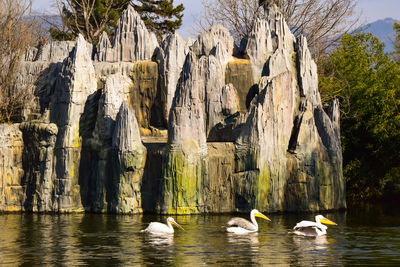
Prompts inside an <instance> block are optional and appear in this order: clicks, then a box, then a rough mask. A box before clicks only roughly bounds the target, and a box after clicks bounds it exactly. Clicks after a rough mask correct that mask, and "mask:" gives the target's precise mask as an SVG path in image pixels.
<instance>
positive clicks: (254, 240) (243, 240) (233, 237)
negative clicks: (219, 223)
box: [228, 232, 259, 251]
mask: <svg viewBox="0 0 400 267" xmlns="http://www.w3.org/2000/svg"><path fill="white" fill-rule="evenodd" d="M228 243H229V244H232V245H235V246H240V247H246V246H247V247H249V248H250V249H251V250H252V251H254V250H258V243H259V241H258V233H257V232H254V233H248V234H242V235H238V234H234V233H228Z"/></svg>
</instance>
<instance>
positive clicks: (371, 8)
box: [34, 0, 400, 36]
mask: <svg viewBox="0 0 400 267" xmlns="http://www.w3.org/2000/svg"><path fill="white" fill-rule="evenodd" d="M53 2H54V0H34V8H35V9H37V10H39V11H41V10H49V9H50V6H51V3H53ZM175 2H176V3H183V5H184V6H185V15H184V18H183V26H182V28H181V30H180V32H181V34H182V35H184V36H188V35H191V32H192V25H193V22H194V20H195V18H196V17H198V16H199V15H200V13H201V10H202V5H201V2H202V1H201V0H175ZM358 7H359V8H358V9H359V11H361V12H362V15H361V22H362V23H368V22H373V21H376V20H379V19H384V18H387V17H391V18H394V19H398V20H400V0H360V1H359V5H358Z"/></svg>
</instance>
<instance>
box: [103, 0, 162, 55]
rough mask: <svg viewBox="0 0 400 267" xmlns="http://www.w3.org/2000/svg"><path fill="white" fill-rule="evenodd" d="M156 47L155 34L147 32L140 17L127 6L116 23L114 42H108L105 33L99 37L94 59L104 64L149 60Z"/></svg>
mask: <svg viewBox="0 0 400 267" xmlns="http://www.w3.org/2000/svg"><path fill="white" fill-rule="evenodd" d="M157 47H158V42H157V38H156V36H155V34H154V33H152V32H149V31H148V30H147V28H146V26H145V25H144V22H143V21H142V20H141V19H140V15H139V14H138V13H137V12H136V11H135V9H134V8H133V7H132V6H131V5H128V8H127V9H126V10H125V11H123V12H122V15H121V17H120V19H119V21H118V26H117V28H116V30H115V33H114V40H113V41H112V42H110V40H109V38H108V36H107V34H106V33H103V34H102V35H101V37H100V40H99V45H98V47H97V54H96V59H97V60H98V61H106V62H119V61H124V62H133V61H139V60H149V59H151V58H152V56H153V54H154V50H155V49H156V48H157Z"/></svg>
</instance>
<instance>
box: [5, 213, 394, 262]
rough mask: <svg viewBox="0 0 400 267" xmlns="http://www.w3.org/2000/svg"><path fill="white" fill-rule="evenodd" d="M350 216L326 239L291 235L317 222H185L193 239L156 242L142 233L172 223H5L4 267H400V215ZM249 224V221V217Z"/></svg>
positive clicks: (107, 219)
mask: <svg viewBox="0 0 400 267" xmlns="http://www.w3.org/2000/svg"><path fill="white" fill-rule="evenodd" d="M360 209H361V208H360V207H357V209H354V210H352V209H349V210H348V211H347V212H341V213H330V214H327V215H326V216H327V217H328V218H330V219H332V220H333V221H335V222H337V223H338V224H339V226H337V227H335V226H330V227H329V228H328V234H327V235H326V236H322V237H317V238H310V237H301V236H293V235H289V234H288V231H289V230H290V229H291V228H292V227H293V226H294V225H295V224H296V222H299V221H301V220H304V219H307V220H309V219H313V218H314V216H315V214H285V215H270V216H269V217H270V218H271V220H272V222H264V221H262V220H261V221H260V225H259V232H258V233H251V234H246V235H235V234H232V233H226V232H225V231H226V228H225V227H224V225H225V223H226V222H227V221H228V220H229V218H230V217H231V216H227V215H213V216H211V215H210V216H209V215H207V216H178V217H175V219H176V221H177V222H178V223H179V224H181V225H182V226H183V227H184V228H185V230H186V231H181V230H179V229H176V231H175V233H174V234H173V235H163V236H160V235H149V234H144V233H141V232H140V230H142V229H144V228H146V227H147V225H148V223H149V222H151V221H165V217H160V216H156V215H152V216H148V215H146V216H141V215H137V216H116V215H98V214H71V215H38V214H2V215H0V229H1V231H0V244H1V253H0V262H1V265H6V266H14V265H26V266H36V265H93V266H99V265H100V266H108V265H113V266H115V265H121V266H125V265H149V264H157V265H167V266H169V265H178V266H180V265H193V266H198V265H205V264H206V265H208V264H218V265H246V266H252V265H257V266H258V265H268V264H283V265H292V266H318V265H323V266H327V265H329V266H331V265H334V266H342V265H354V264H362V265H365V264H376V265H400V211H399V210H398V209H395V210H396V211H394V209H387V208H371V207H368V208H365V209H364V208H363V210H360ZM244 217H246V215H244Z"/></svg>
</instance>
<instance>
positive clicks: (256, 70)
mask: <svg viewBox="0 0 400 267" xmlns="http://www.w3.org/2000/svg"><path fill="white" fill-rule="evenodd" d="M266 12H267V17H266V19H258V20H257V21H256V23H255V25H254V27H253V29H252V31H251V33H250V36H249V38H248V40H247V45H246V49H245V54H246V56H247V57H248V58H249V59H250V62H251V65H252V68H253V75H254V80H255V81H258V79H259V78H260V75H261V76H264V75H269V74H268V69H266V66H265V63H266V61H267V59H268V58H269V57H270V56H271V55H272V54H273V53H274V52H275V51H277V50H280V51H281V53H283V54H284V55H285V56H286V55H287V57H289V59H290V61H291V54H292V53H293V51H294V43H295V42H296V40H295V37H294V35H293V34H292V33H291V31H290V29H289V27H288V26H287V24H286V22H285V19H284V17H283V15H282V14H281V13H280V12H279V11H278V8H277V7H276V6H271V8H270V9H268V10H267V11H266ZM289 59H286V60H287V61H289ZM273 70H275V71H276V69H273ZM273 70H271V71H273Z"/></svg>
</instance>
